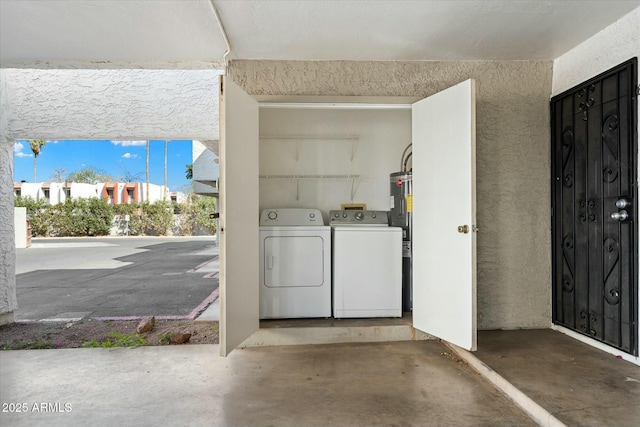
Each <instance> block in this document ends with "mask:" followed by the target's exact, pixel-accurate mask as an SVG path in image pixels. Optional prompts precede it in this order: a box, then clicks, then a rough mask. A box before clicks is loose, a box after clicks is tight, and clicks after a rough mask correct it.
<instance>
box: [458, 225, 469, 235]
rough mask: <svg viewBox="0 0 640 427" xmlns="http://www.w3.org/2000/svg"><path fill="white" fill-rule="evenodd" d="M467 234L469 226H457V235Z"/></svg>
mask: <svg viewBox="0 0 640 427" xmlns="http://www.w3.org/2000/svg"><path fill="white" fill-rule="evenodd" d="M468 232H469V226H468V225H459V226H458V233H464V234H467V233H468Z"/></svg>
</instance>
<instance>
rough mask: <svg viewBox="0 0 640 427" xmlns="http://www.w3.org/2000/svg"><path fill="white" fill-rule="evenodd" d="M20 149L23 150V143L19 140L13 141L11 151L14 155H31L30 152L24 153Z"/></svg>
mask: <svg viewBox="0 0 640 427" xmlns="http://www.w3.org/2000/svg"><path fill="white" fill-rule="evenodd" d="M22 150H24V144H23V143H21V142H14V143H13V153H14V154H15V155H16V157H33V154H31V153H24V152H22Z"/></svg>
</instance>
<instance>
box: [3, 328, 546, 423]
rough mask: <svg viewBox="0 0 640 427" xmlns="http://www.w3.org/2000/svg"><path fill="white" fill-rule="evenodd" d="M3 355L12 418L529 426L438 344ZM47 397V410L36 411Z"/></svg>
mask: <svg viewBox="0 0 640 427" xmlns="http://www.w3.org/2000/svg"><path fill="white" fill-rule="evenodd" d="M218 351H219V347H218V346H217V345H200V346H188V345H187V346H164V347H141V348H136V349H113V350H109V349H69V350H28V351H10V352H0V362H1V363H0V376H1V377H2V382H1V384H0V400H1V401H2V402H3V403H5V402H6V403H17V404H22V403H24V404H25V408H26V412H23V413H17V412H15V410H14V411H10V412H2V413H0V424H2V425H11V426H30V427H33V426H47V427H48V426H76V425H77V426H80V425H83V426H84V425H99V426H122V425H135V426H154V427H155V426H168V425H171V426H174V425H175V426H204V425H207V426H227V427H229V426H296V427H299V426H309V427H313V426H323V427H324V426H393V425H395V426H436V425H437V426H529V425H535V424H534V423H533V422H532V421H531V420H530V419H529V418H528V417H527V416H526V415H524V414H523V413H522V412H521V411H520V410H519V409H518V408H516V407H515V406H514V404H513V403H512V402H511V401H510V400H509V399H508V398H506V397H505V396H504V395H502V394H501V393H499V392H497V391H496V389H494V388H493V387H492V386H491V385H489V383H487V382H486V381H484V380H483V379H482V377H480V376H479V375H477V374H476V373H475V372H474V371H472V370H471V369H470V368H469V367H468V366H467V365H466V364H464V363H461V362H460V361H459V360H458V359H456V358H454V357H452V356H451V355H450V353H448V352H447V351H448V349H447V348H446V347H444V346H443V345H442V344H441V343H439V342H437V341H422V342H404V343H391V344H389V343H375V344H338V345H318V346H290V347H269V348H251V349H244V350H235V351H234V352H233V353H231V355H230V356H229V357H227V358H221V357H219V356H218ZM43 403H44V404H45V406H46V408H47V411H45V412H42V411H36V410H34V405H35V408H36V409H40V408H41V406H40V405H41V404H43Z"/></svg>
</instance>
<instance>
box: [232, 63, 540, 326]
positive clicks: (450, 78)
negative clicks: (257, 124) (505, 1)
mask: <svg viewBox="0 0 640 427" xmlns="http://www.w3.org/2000/svg"><path fill="white" fill-rule="evenodd" d="M229 74H230V77H231V78H232V79H233V80H234V81H235V82H237V83H238V84H240V85H241V87H243V88H244V90H245V91H247V92H249V93H250V94H253V95H358V96H420V97H427V96H429V95H432V94H434V93H436V92H438V91H440V90H442V89H445V88H447V87H449V86H452V85H454V84H456V83H459V82H461V81H464V80H466V79H468V78H474V79H476V81H477V201H478V203H477V207H478V213H477V218H478V226H479V228H480V233H479V234H478V325H479V327H480V328H484V329H492V328H518V327H525V328H532V327H548V326H549V325H550V319H551V303H550V300H551V289H550V288H551V285H550V275H551V273H550V269H551V267H550V231H549V230H550V215H549V197H550V196H549V96H550V93H551V78H552V63H551V62H550V61H540V62H532V61H511V62H490V61H466V62H348V61H347V62H344V61H342V62H340V61H326V62H307V61H300V62H295V61H232V62H231V64H230V69H229Z"/></svg>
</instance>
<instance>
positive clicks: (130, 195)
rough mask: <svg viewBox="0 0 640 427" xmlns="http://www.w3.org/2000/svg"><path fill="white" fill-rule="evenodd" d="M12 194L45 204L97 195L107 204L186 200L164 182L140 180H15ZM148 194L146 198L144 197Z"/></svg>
mask: <svg viewBox="0 0 640 427" xmlns="http://www.w3.org/2000/svg"><path fill="white" fill-rule="evenodd" d="M13 194H14V195H15V196H22V197H31V198H33V199H35V200H42V199H47V200H49V204H51V205H55V204H58V203H64V201H65V200H67V199H68V198H90V197H100V198H103V199H105V200H106V201H107V202H108V203H109V204H111V205H121V204H131V203H140V202H149V203H154V202H157V201H162V200H166V201H168V202H169V201H175V202H177V203H182V202H184V201H185V200H186V199H187V196H186V194H184V193H181V192H169V189H168V188H166V187H165V186H164V185H155V184H149V188H148V191H147V184H145V183H143V182H101V183H98V184H85V183H82V182H38V183H30V182H18V183H14V184H13ZM147 194H148V197H147Z"/></svg>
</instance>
